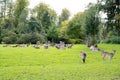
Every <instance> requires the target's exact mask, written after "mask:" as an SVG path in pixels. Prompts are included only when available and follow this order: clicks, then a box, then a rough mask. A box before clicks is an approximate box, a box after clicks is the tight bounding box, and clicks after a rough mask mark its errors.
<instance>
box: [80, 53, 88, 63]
mask: <svg viewBox="0 0 120 80" xmlns="http://www.w3.org/2000/svg"><path fill="white" fill-rule="evenodd" d="M80 56H81V58H82V61H83V63H85V60H86V57H87V54H86V53H85V52H84V51H81V52H80Z"/></svg>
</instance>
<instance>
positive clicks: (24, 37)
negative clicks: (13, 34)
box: [17, 34, 31, 44]
mask: <svg viewBox="0 0 120 80" xmlns="http://www.w3.org/2000/svg"><path fill="white" fill-rule="evenodd" d="M30 39H31V35H30V34H21V35H20V37H19V38H18V39H17V43H19V44H21V43H30Z"/></svg>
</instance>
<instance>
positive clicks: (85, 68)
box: [0, 44, 120, 80]
mask: <svg viewBox="0 0 120 80" xmlns="http://www.w3.org/2000/svg"><path fill="white" fill-rule="evenodd" d="M98 47H99V48H100V49H102V50H105V51H108V52H112V50H113V49H115V50H117V53H116V54H115V56H114V57H113V59H112V62H110V61H109V59H108V58H105V61H104V62H103V61H102V56H101V52H93V51H90V49H89V48H88V47H87V46H85V45H81V44H78V45H74V46H73V48H72V49H68V48H66V49H65V50H58V49H56V48H54V47H50V48H49V49H44V48H43V47H42V46H41V47H40V49H35V48H33V47H32V46H30V47H24V48H22V47H17V48H13V47H3V45H0V80H120V45H117V44H99V45H98ZM81 50H84V51H85V52H86V53H87V59H86V63H85V64H83V63H82V60H81V57H80V51H81Z"/></svg>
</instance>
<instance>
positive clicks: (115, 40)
mask: <svg viewBox="0 0 120 80" xmlns="http://www.w3.org/2000/svg"><path fill="white" fill-rule="evenodd" d="M102 43H112V44H120V37H118V36H111V37H109V38H107V39H105V40H103V41H102Z"/></svg>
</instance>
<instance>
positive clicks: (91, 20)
mask: <svg viewBox="0 0 120 80" xmlns="http://www.w3.org/2000/svg"><path fill="white" fill-rule="evenodd" d="M97 10H98V5H97V4H96V5H94V4H91V5H89V7H88V9H87V10H86V11H85V20H84V30H85V34H86V41H87V42H88V44H91V45H94V44H96V43H97V40H98V39H96V38H97V35H98V32H99V23H100V21H99V16H98V11H97Z"/></svg>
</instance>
